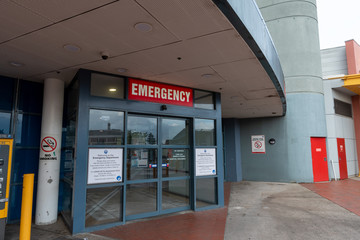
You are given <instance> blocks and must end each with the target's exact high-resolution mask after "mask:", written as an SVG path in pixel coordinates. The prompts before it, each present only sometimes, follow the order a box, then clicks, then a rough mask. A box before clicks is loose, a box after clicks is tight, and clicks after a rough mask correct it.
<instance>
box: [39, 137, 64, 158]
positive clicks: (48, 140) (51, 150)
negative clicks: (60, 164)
mask: <svg viewBox="0 0 360 240" xmlns="http://www.w3.org/2000/svg"><path fill="white" fill-rule="evenodd" d="M58 140H61V136H57V135H54V134H52V135H51V136H50V135H45V136H44V137H42V140H41V143H40V147H41V148H40V156H39V159H40V160H42V161H46V160H51V161H57V160H60V154H61V149H60V148H59V147H58V144H57V143H58Z"/></svg>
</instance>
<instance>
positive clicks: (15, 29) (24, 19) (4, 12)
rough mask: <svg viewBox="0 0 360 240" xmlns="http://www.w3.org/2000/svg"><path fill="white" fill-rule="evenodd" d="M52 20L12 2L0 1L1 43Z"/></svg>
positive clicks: (47, 23) (45, 24)
mask: <svg viewBox="0 0 360 240" xmlns="http://www.w3.org/2000/svg"><path fill="white" fill-rule="evenodd" d="M51 23H52V22H51V21H49V20H47V19H45V18H44V17H41V16H39V15H37V14H36V13H33V12H31V11H28V10H27V9H25V8H23V7H21V6H19V5H17V4H15V3H13V2H10V1H8V0H2V1H0V43H2V42H5V41H8V40H10V39H13V38H15V37H17V36H20V35H23V34H26V33H28V32H31V31H34V30H36V29H39V28H42V27H44V26H47V25H49V24H51Z"/></svg>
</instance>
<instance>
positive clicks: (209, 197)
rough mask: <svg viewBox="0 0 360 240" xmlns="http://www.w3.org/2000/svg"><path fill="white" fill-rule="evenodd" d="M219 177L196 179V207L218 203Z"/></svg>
mask: <svg viewBox="0 0 360 240" xmlns="http://www.w3.org/2000/svg"><path fill="white" fill-rule="evenodd" d="M216 185H217V178H197V179H196V207H197V208H201V207H206V206H209V205H216V204H217V187H216Z"/></svg>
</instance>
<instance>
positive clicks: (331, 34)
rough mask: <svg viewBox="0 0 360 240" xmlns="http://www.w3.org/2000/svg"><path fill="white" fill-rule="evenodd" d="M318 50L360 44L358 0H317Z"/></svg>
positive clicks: (359, 2) (359, 9)
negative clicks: (351, 41)
mask: <svg viewBox="0 0 360 240" xmlns="http://www.w3.org/2000/svg"><path fill="white" fill-rule="evenodd" d="M317 8H318V21H319V34H320V48H321V49H324V48H332V47H338V46H344V45H345V41H347V40H351V39H354V40H355V41H356V42H357V43H359V44H360V0H317Z"/></svg>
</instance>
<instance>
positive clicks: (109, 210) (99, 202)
mask: <svg viewBox="0 0 360 240" xmlns="http://www.w3.org/2000/svg"><path fill="white" fill-rule="evenodd" d="M122 194H123V187H106V188H91V189H87V192H86V215H85V226H86V227H90V226H96V225H100V224H106V223H112V222H119V221H122V208H123V207H122V205H123V203H122V199H123V198H122Z"/></svg>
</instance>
